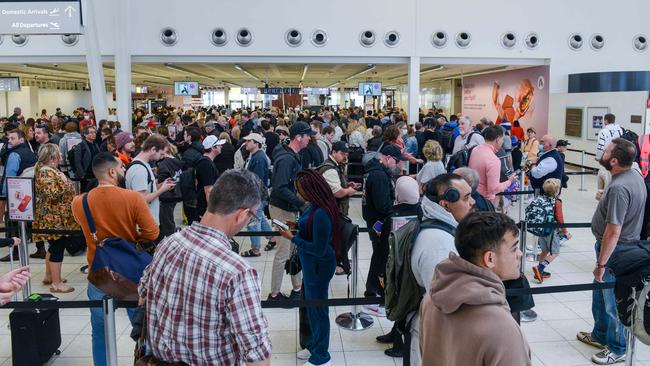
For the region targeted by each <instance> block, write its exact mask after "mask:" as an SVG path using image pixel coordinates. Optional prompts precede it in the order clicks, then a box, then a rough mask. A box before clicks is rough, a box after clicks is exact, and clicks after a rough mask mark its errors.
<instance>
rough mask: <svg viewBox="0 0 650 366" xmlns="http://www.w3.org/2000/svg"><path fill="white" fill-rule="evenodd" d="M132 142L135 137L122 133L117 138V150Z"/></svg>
mask: <svg viewBox="0 0 650 366" xmlns="http://www.w3.org/2000/svg"><path fill="white" fill-rule="evenodd" d="M131 141H133V135H131V134H130V133H128V132H125V131H122V132H120V133H118V134H117V135H116V136H115V148H116V149H118V150H119V149H121V148H123V147H124V145H126V144H128V143H129V142H131Z"/></svg>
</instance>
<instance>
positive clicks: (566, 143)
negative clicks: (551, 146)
mask: <svg viewBox="0 0 650 366" xmlns="http://www.w3.org/2000/svg"><path fill="white" fill-rule="evenodd" d="M569 145H571V143H570V142H569V141H567V140H557V143H556V144H555V147H560V146H569Z"/></svg>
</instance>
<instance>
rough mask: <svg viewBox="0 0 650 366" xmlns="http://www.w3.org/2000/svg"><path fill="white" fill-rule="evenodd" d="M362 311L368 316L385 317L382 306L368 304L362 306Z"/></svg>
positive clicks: (384, 310)
mask: <svg viewBox="0 0 650 366" xmlns="http://www.w3.org/2000/svg"><path fill="white" fill-rule="evenodd" d="M363 309H364V310H365V311H366V312H367V313H368V314H370V315H374V316H380V317H383V318H385V317H386V308H385V307H384V306H383V305H377V304H370V305H364V306H363Z"/></svg>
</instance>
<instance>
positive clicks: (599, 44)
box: [589, 34, 605, 51]
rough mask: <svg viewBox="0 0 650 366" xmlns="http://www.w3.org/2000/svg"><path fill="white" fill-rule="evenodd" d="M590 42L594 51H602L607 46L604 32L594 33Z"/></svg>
mask: <svg viewBox="0 0 650 366" xmlns="http://www.w3.org/2000/svg"><path fill="white" fill-rule="evenodd" d="M589 44H590V45H591V48H592V49H593V50H594V51H600V50H602V49H603V47H605V38H603V36H602V34H594V35H593V36H591V42H590V43H589Z"/></svg>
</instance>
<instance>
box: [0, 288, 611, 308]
mask: <svg viewBox="0 0 650 366" xmlns="http://www.w3.org/2000/svg"><path fill="white" fill-rule="evenodd" d="M614 285H615V283H614V282H604V283H581V284H576V285H562V286H547V287H533V288H515V289H508V290H506V296H525V295H541V294H552V293H561V292H578V291H590V290H603V289H610V288H614ZM384 302H385V299H384V298H383V297H359V298H351V299H347V298H337V299H328V300H322V299H319V300H276V301H269V300H266V301H262V308H264V309H276V308H304V307H323V306H351V305H375V304H384ZM102 306H103V302H102V301H101V300H88V301H15V302H9V303H7V304H5V305H4V306H0V309H87V308H100V307H102ZM137 306H138V302H137V301H115V307H118V308H134V307H137Z"/></svg>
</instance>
